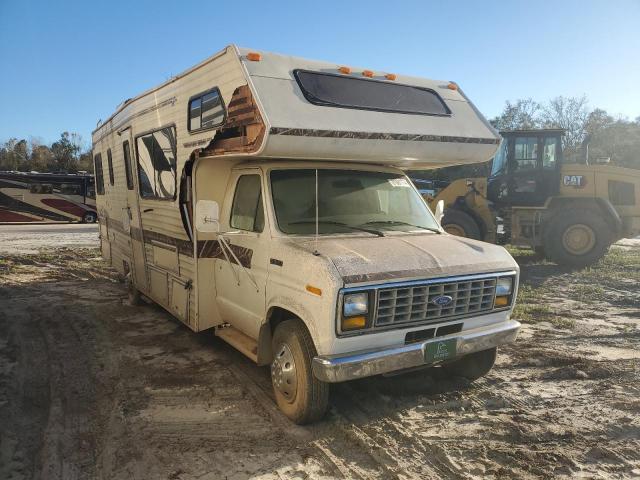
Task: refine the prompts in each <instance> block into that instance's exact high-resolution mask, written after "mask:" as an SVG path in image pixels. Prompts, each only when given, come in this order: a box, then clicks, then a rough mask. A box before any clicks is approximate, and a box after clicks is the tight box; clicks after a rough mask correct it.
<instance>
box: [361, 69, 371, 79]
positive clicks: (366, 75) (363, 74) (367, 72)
mask: <svg viewBox="0 0 640 480" xmlns="http://www.w3.org/2000/svg"><path fill="white" fill-rule="evenodd" d="M362 76H363V77H369V78H371V77H373V72H372V71H371V70H363V71H362Z"/></svg>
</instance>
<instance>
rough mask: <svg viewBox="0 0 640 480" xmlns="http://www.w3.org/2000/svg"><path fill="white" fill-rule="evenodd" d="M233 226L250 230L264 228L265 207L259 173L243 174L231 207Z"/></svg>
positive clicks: (256, 230)
mask: <svg viewBox="0 0 640 480" xmlns="http://www.w3.org/2000/svg"><path fill="white" fill-rule="evenodd" d="M231 227H232V228H237V229H239V230H246V231H249V232H262V230H263V229H264V209H263V208H262V192H261V188H260V176H259V175H242V176H241V177H240V178H239V179H238V183H237V184H236V193H235V195H234V197H233V206H232V207H231Z"/></svg>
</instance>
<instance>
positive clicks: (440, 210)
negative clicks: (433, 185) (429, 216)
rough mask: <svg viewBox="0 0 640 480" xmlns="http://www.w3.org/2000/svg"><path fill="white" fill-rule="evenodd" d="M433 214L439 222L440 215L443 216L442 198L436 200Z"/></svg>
mask: <svg viewBox="0 0 640 480" xmlns="http://www.w3.org/2000/svg"><path fill="white" fill-rule="evenodd" d="M434 215H435V217H436V220H438V223H440V221H441V220H442V217H444V200H438V203H436V211H435V212H434Z"/></svg>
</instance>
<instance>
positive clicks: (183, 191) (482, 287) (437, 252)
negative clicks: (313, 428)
mask: <svg viewBox="0 0 640 480" xmlns="http://www.w3.org/2000/svg"><path fill="white" fill-rule="evenodd" d="M499 143H500V137H499V135H498V134H497V132H496V131H495V130H494V129H493V128H491V126H490V125H489V124H488V122H487V121H486V120H485V119H484V118H483V116H482V115H481V114H480V113H479V112H478V111H477V110H476V109H475V107H474V106H473V104H472V103H471V102H470V101H469V100H468V98H467V97H466V96H465V95H464V94H463V92H462V91H461V89H460V88H458V86H457V85H456V84H455V83H452V82H448V81H436V80H427V79H423V78H414V77H407V76H402V75H397V74H394V73H387V72H374V71H370V70H365V69H361V68H353V67H349V66H344V65H336V64H333V63H327V62H317V61H310V60H304V59H300V58H293V57H288V56H282V55H276V54H273V53H267V52H259V51H253V50H247V49H241V48H237V47H235V46H229V47H227V48H225V49H224V50H223V51H221V52H220V53H218V54H216V55H214V56H212V57H211V58H208V59H207V60H205V61H203V62H202V63H200V64H198V65H196V66H194V67H193V68H191V69H189V70H188V71H186V72H184V73H183V74H181V75H178V76H176V77H174V78H172V79H170V80H169V81H167V82H165V83H164V84H162V85H160V86H158V87H156V88H154V89H151V90H148V91H146V92H144V93H142V94H140V95H138V96H137V97H135V98H132V99H129V100H127V101H125V102H124V103H123V104H121V105H120V106H119V107H118V108H117V110H116V112H115V113H114V114H113V115H111V117H109V118H108V119H107V120H106V121H105V122H103V123H101V124H100V125H99V126H98V128H97V129H96V130H95V131H94V132H93V153H94V160H95V172H96V187H97V208H98V215H99V220H100V233H101V235H100V238H101V248H102V254H103V256H104V257H105V259H107V260H108V261H110V262H111V264H112V265H113V267H114V268H116V269H117V270H118V271H120V272H121V273H122V274H124V275H126V276H127V278H128V280H129V288H130V294H131V298H132V300H134V301H135V300H136V299H137V298H138V296H139V294H143V295H144V296H145V297H148V298H150V299H152V300H153V301H154V302H157V303H158V304H160V305H161V306H162V307H164V308H165V309H166V310H168V311H169V312H170V313H172V314H173V315H174V316H176V317H177V318H179V319H180V320H181V321H182V322H183V323H184V324H185V325H187V326H188V327H190V328H191V329H192V330H194V331H201V330H205V329H209V328H211V329H213V330H214V332H215V334H216V335H219V336H220V337H221V338H223V339H224V340H225V341H227V342H228V343H230V344H231V345H233V346H234V347H236V348H237V349H238V350H240V351H241V352H243V353H244V354H245V355H247V356H248V357H249V358H251V359H252V360H253V361H255V362H256V363H257V364H259V365H271V374H272V380H273V386H274V392H275V397H276V399H277V403H278V405H279V407H280V408H281V410H282V411H283V412H284V413H285V414H286V415H287V416H288V417H289V418H291V419H292V420H293V421H295V422H297V423H306V422H311V421H314V420H316V419H318V418H320V417H321V416H322V415H323V413H324V412H325V410H326V407H327V402H328V385H329V384H330V383H332V382H342V381H346V380H351V379H357V378H362V377H366V376H371V375H378V374H384V373H390V372H398V371H402V370H404V369H410V368H415V367H420V366H424V365H440V366H441V368H443V369H445V370H446V371H447V372H449V373H451V374H452V375H461V376H465V377H467V378H469V379H475V378H478V377H480V376H482V375H484V374H485V373H487V372H488V371H489V370H490V369H491V367H492V366H493V363H494V360H495V355H496V347H497V346H499V345H501V344H504V343H507V342H512V341H514V340H515V338H516V335H517V332H518V329H519V326H520V324H519V323H518V322H517V321H515V320H513V319H511V312H512V310H513V306H514V302H515V297H516V291H517V284H518V272H519V270H518V265H517V264H516V263H515V261H514V260H513V259H512V258H511V256H510V255H509V254H508V253H507V252H506V251H505V250H504V249H503V248H502V247H499V246H495V245H490V244H487V243H482V242H478V241H474V240H470V239H466V238H460V237H455V236H452V235H448V234H447V233H445V232H444V231H443V230H442V228H441V227H440V225H439V223H438V220H437V219H436V217H434V215H432V214H431V212H430V210H429V208H428V207H427V205H426V204H425V202H424V201H423V199H422V197H421V196H420V195H419V193H418V192H417V191H416V189H415V187H414V186H413V184H412V183H411V182H410V181H409V180H408V178H407V177H406V176H405V174H404V170H405V169H409V168H412V169H413V168H431V167H438V166H443V165H453V164H464V163H474V162H482V161H485V160H488V159H489V158H491V157H492V156H493V154H494V153H495V151H496V150H497V148H498V145H499ZM105 171H108V172H109V176H108V181H107V179H105V176H104V172H105Z"/></svg>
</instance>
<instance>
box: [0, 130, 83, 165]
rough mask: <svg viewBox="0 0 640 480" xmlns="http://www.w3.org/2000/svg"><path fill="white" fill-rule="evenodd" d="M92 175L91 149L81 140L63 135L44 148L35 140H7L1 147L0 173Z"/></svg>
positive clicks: (43, 144) (79, 137)
mask: <svg viewBox="0 0 640 480" xmlns="http://www.w3.org/2000/svg"><path fill="white" fill-rule="evenodd" d="M3 170H10V171H20V172H31V171H34V172H59V173H77V172H78V171H87V172H91V173H93V160H92V158H91V149H89V148H87V147H86V146H85V142H84V140H83V138H82V136H81V135H80V134H78V133H73V132H62V133H61V134H60V138H59V139H58V140H56V141H55V142H53V143H51V144H49V145H47V144H46V143H44V142H42V141H40V140H39V139H37V138H35V137H31V138H30V139H29V140H26V139H17V138H10V139H9V140H7V141H6V142H4V143H1V144H0V171H3Z"/></svg>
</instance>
